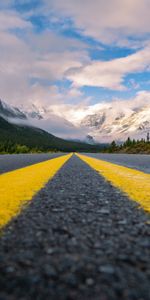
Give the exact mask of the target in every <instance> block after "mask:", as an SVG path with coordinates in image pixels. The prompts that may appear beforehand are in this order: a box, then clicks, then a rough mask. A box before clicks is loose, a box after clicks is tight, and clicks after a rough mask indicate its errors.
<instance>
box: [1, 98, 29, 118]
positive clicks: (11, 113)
mask: <svg viewBox="0 0 150 300" xmlns="http://www.w3.org/2000/svg"><path fill="white" fill-rule="evenodd" d="M0 115H1V116H3V117H5V118H14V119H16V118H18V119H21V120H26V119H27V116H26V114H25V113H24V112H22V111H21V110H20V109H19V108H17V107H13V106H10V105H8V104H7V103H6V102H4V101H2V100H1V99H0Z"/></svg>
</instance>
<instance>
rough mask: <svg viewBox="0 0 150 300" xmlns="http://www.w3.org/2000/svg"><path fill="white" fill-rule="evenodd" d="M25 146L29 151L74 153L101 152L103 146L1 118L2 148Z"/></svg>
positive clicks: (0, 139)
mask: <svg viewBox="0 0 150 300" xmlns="http://www.w3.org/2000/svg"><path fill="white" fill-rule="evenodd" d="M15 144H19V145H25V146H27V147H28V148H29V149H33V148H34V149H35V148H36V149H37V150H41V151H48V150H57V151H65V152H73V151H90V152H93V151H100V149H101V145H88V144H86V143H77V142H72V141H66V140H63V139H61V138H58V137H56V136H54V135H52V134H49V133H47V132H46V131H44V130H41V129H39V128H35V127H29V126H26V125H16V124H12V123H10V122H8V121H7V120H6V119H4V118H3V117H2V116H0V148H1V149H2V146H3V145H4V146H6V147H8V145H15Z"/></svg>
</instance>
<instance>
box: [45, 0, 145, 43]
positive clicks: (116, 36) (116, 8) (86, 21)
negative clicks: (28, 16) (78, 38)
mask: <svg viewBox="0 0 150 300" xmlns="http://www.w3.org/2000/svg"><path fill="white" fill-rule="evenodd" d="M44 2H45V5H46V7H45V11H46V13H48V8H49V11H52V9H54V12H55V14H57V15H59V16H61V17H62V16H63V17H69V18H71V19H72V20H73V21H74V25H75V26H76V28H78V30H79V31H81V32H82V33H83V34H85V35H88V36H91V37H93V38H95V39H97V40H100V41H102V42H104V43H112V42H113V43H118V44H119V43H124V42H125V41H127V40H128V37H131V36H134V38H136V37H141V36H142V35H143V34H148V33H150V18H149V13H150V1H149V0H121V1H120V0H111V1H109V0H106V1H103V0H93V1H91V0H82V1H80V0H76V1H74V0H61V1H60V0H51V1H49V0H44Z"/></svg>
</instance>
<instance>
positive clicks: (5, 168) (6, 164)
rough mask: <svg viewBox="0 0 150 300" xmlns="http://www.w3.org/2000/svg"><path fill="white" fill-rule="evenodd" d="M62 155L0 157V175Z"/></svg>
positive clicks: (12, 155) (42, 154)
mask: <svg viewBox="0 0 150 300" xmlns="http://www.w3.org/2000/svg"><path fill="white" fill-rule="evenodd" d="M60 155H62V154H59V153H53V154H50V153H40V154H11V155H10V154H6V155H0V174H2V173H5V172H9V171H13V170H16V169H19V168H23V167H26V166H31V165H33V164H36V163H38V162H42V161H46V160H49V159H52V158H55V157H58V156H60Z"/></svg>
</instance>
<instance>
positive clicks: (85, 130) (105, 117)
mask: <svg viewBox="0 0 150 300" xmlns="http://www.w3.org/2000/svg"><path fill="white" fill-rule="evenodd" d="M0 115H2V116H3V117H4V118H6V119H9V121H11V122H13V123H17V124H18V123H26V124H28V125H32V126H35V127H39V128H41V129H44V130H46V131H48V132H50V133H53V134H56V135H58V136H60V137H63V138H71V139H80V140H84V141H85V140H86V141H87V142H88V143H94V142H95V141H99V142H110V141H112V140H114V139H115V140H116V141H123V140H124V139H126V138H127V137H128V136H130V137H131V138H142V137H143V138H145V137H146V134H147V132H149V131H150V102H148V103H146V104H145V102H144V104H142V103H140V102H138V103H131V102H130V103H129V102H128V103H127V102H125V101H124V102H119V101H118V102H117V101H116V102H115V101H114V102H110V103H100V104H96V105H93V106H86V107H83V108H80V107H79V108H78V107H76V109H74V108H73V109H72V108H70V111H69V110H68V109H67V110H66V112H65V110H63V109H61V107H60V110H58V111H55V110H53V107H52V106H51V107H49V108H45V107H43V106H41V107H40V106H39V107H38V106H36V105H34V104H32V105H31V106H30V107H27V108H24V107H23V106H21V107H19V108H17V107H12V106H10V105H8V104H6V103H5V102H3V101H2V100H0Z"/></svg>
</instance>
